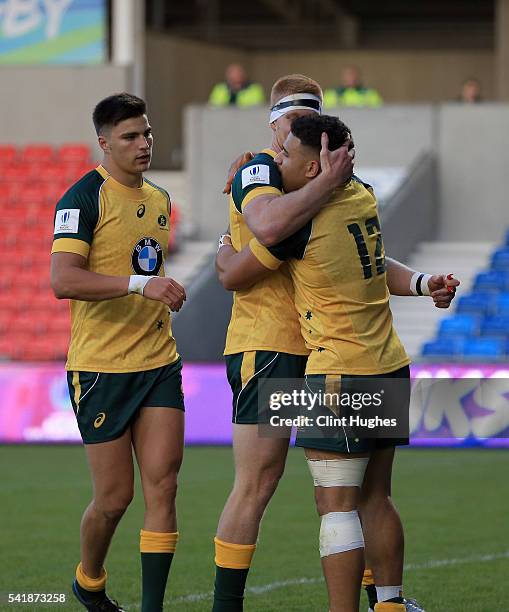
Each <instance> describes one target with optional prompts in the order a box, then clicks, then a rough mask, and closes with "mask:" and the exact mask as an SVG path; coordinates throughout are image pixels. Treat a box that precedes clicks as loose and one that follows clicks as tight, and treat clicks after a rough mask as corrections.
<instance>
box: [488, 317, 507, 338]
mask: <svg viewBox="0 0 509 612" xmlns="http://www.w3.org/2000/svg"><path fill="white" fill-rule="evenodd" d="M481 332H482V334H483V335H485V334H491V335H495V334H497V335H503V336H509V316H508V315H506V316H503V315H496V316H491V317H486V318H485V319H484V320H483V322H482V324H481Z"/></svg>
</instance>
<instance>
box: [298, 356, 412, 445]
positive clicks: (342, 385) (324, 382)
mask: <svg viewBox="0 0 509 612" xmlns="http://www.w3.org/2000/svg"><path fill="white" fill-rule="evenodd" d="M376 379H391V381H390V384H389V383H388V384H387V385H385V386H384V392H385V396H384V401H387V402H388V405H390V406H391V412H392V409H394V414H398V415H401V417H402V420H403V422H404V421H405V419H408V411H409V404H410V368H409V367H408V366H404V367H403V368H400V369H399V370H396V371H394V372H389V373H387V374H375V375H371V376H357V375H342V376H326V375H324V374H310V375H307V376H306V386H307V388H308V390H309V391H311V392H313V393H320V392H321V393H331V392H333V393H337V392H338V391H339V392H340V393H359V392H362V391H364V390H365V391H367V390H368V389H369V390H372V389H373V386H374V384H375V385H376ZM392 380H394V382H392ZM363 385H364V387H365V388H364V389H363ZM385 387H386V388H385ZM327 410H328V411H330V410H331V409H330V408H329V409H327ZM403 429H404V430H405V434H404V435H402V436H401V437H399V436H398V437H391V438H388V437H367V438H362V437H359V436H357V435H355V434H354V433H353V430H351V429H348V428H343V427H337V428H336V429H335V431H333V435H330V434H331V430H334V428H333V427H332V428H327V431H326V433H325V434H324V435H323V437H319V436H317V435H316V434H314V435H313V436H312V437H309V433H307V432H306V431H305V430H303V429H298V431H297V436H296V439H295V446H301V447H303V448H313V449H316V450H323V451H329V452H333V453H345V454H350V453H352V454H354V453H370V452H373V451H375V450H378V449H383V448H389V447H394V446H404V445H407V444H409V438H408V436H407V432H408V428H407V427H403ZM306 433H307V435H306Z"/></svg>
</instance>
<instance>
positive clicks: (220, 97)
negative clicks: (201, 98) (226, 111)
mask: <svg viewBox="0 0 509 612" xmlns="http://www.w3.org/2000/svg"><path fill="white" fill-rule="evenodd" d="M209 104H212V105H213V106H230V105H232V106H238V107H241V108H245V107H246V106H257V105H260V104H265V93H264V91H263V87H262V86H261V85H260V84H259V83H248V84H247V85H246V86H245V87H244V88H243V89H240V90H239V91H237V92H232V90H231V89H230V88H229V87H228V85H227V83H218V84H217V85H215V86H214V88H213V89H212V92H211V94H210V96H209Z"/></svg>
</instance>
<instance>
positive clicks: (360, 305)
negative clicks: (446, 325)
mask: <svg viewBox="0 0 509 612" xmlns="http://www.w3.org/2000/svg"><path fill="white" fill-rule="evenodd" d="M250 245H251V249H252V251H253V253H254V254H255V256H256V257H257V258H258V259H259V260H260V261H261V262H262V263H263V264H264V265H265V266H266V267H268V268H272V269H276V268H277V267H278V266H280V265H281V261H282V260H285V259H289V266H290V272H291V276H292V279H293V283H294V287H295V304H296V307H297V310H298V313H299V317H300V322H301V331H302V335H303V337H304V339H305V341H306V346H307V347H308V348H309V349H310V350H311V353H310V356H309V358H308V362H307V368H306V374H338V375H339V374H366V375H369V374H385V373H388V372H392V371H394V370H397V369H399V368H401V367H403V366H404V365H407V364H408V363H409V362H410V360H409V358H408V356H407V354H406V352H405V349H404V348H403V345H402V344H401V342H400V340H399V338H398V335H397V334H396V331H395V330H394V327H393V325H392V314H391V311H390V308H389V289H388V287H387V280H386V272H385V253H384V246H383V241H382V234H381V231H380V221H379V218H378V212H377V205H376V199H375V197H374V195H373V194H372V192H371V191H370V190H368V189H367V186H366V185H364V184H363V183H362V182H361V181H359V180H358V179H357V178H355V177H354V178H353V179H352V180H351V181H350V182H349V183H348V184H347V185H346V186H344V187H341V188H339V189H337V190H336V191H335V192H334V194H333V195H332V197H331V199H330V200H329V202H328V203H327V204H326V205H325V206H324V207H323V208H322V210H321V211H320V213H319V214H318V215H317V216H316V217H315V218H314V219H313V220H312V221H310V222H309V223H308V224H307V225H306V226H305V227H304V228H302V229H301V230H299V232H297V233H296V234H294V235H293V236H291V237H290V238H288V239H287V240H285V241H283V242H282V243H280V244H279V245H276V246H275V247H272V248H270V249H268V250H267V249H265V248H264V247H263V246H261V245H260V244H259V243H258V242H257V241H256V240H253V241H251V243H250Z"/></svg>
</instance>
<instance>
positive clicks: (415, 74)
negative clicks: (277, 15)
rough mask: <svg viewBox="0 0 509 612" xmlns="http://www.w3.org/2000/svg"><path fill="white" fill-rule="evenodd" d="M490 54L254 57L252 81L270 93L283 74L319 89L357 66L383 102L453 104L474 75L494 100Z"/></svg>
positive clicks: (331, 53) (350, 53) (330, 53)
mask: <svg viewBox="0 0 509 612" xmlns="http://www.w3.org/2000/svg"><path fill="white" fill-rule="evenodd" d="M494 59H495V56H494V53H493V52H492V51H480V50H473V51H452V50H443V49H441V50H440V51H381V50H377V51H323V52H315V53H309V52H303V53H285V52H283V53H258V54H257V55H256V61H255V62H254V63H253V64H252V66H253V68H252V78H253V79H256V80H259V81H260V82H261V83H263V85H264V86H265V87H266V88H267V90H270V87H271V85H272V83H273V82H274V81H275V80H276V79H277V78H279V77H280V76H282V75H284V74H289V73H292V72H300V73H303V74H307V75H309V76H311V77H313V78H314V79H316V80H317V81H318V82H319V83H320V84H321V85H322V87H334V86H336V85H338V84H339V81H340V77H341V69H342V68H343V67H344V66H346V65H349V64H354V65H356V66H358V67H359V68H360V70H361V72H362V74H363V77H364V82H365V83H367V84H369V85H370V86H371V87H375V88H376V89H377V90H378V91H379V92H380V93H381V95H382V97H383V98H384V100H385V101H386V102H439V101H444V100H454V99H456V97H457V96H458V93H459V90H460V86H461V83H462V82H463V81H464V80H465V79H467V78H468V77H470V76H476V77H477V78H478V79H479V81H480V82H481V84H482V89H483V93H484V96H485V98H486V99H488V100H492V99H493V98H494V96H495V82H494V81H495V69H494Z"/></svg>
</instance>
